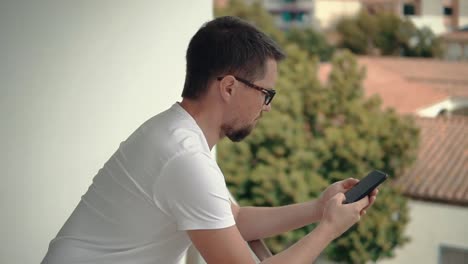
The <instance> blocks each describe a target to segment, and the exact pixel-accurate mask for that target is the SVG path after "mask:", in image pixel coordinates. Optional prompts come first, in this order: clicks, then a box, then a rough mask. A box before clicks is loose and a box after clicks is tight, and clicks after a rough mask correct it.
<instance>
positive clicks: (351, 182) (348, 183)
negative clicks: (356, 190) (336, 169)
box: [341, 178, 359, 190]
mask: <svg viewBox="0 0 468 264" xmlns="http://www.w3.org/2000/svg"><path fill="white" fill-rule="evenodd" d="M358 182H359V180H357V179H354V178H349V179H346V180H344V181H343V182H342V185H341V186H342V187H343V188H344V189H345V190H347V189H350V188H351V187H353V186H354V185H356V184H357V183H358Z"/></svg>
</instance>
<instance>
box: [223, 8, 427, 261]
mask: <svg viewBox="0 0 468 264" xmlns="http://www.w3.org/2000/svg"><path fill="white" fill-rule="evenodd" d="M264 12H265V11H264V10H263V9H262V8H261V6H260V5H255V4H254V5H253V6H250V7H247V6H246V5H245V4H243V3H242V2H240V1H231V3H230V6H229V7H228V9H226V10H223V11H222V12H220V11H219V10H217V11H216V14H217V15H227V14H229V15H236V16H241V17H242V18H244V19H246V20H250V21H252V20H255V24H256V25H257V26H258V27H259V28H261V29H262V30H263V31H265V32H266V33H268V34H270V35H273V36H275V38H276V39H277V40H279V42H282V43H281V45H282V46H283V48H284V49H285V51H286V53H287V54H288V58H287V59H286V60H285V61H284V62H282V63H281V64H280V66H279V79H278V83H277V87H278V94H277V96H276V97H275V100H274V102H273V103H272V104H273V105H272V106H273V111H272V112H271V113H267V114H265V115H263V118H262V119H261V121H260V122H259V123H258V124H257V127H256V128H255V129H254V131H253V133H252V135H250V136H249V137H248V138H247V139H246V140H244V141H243V142H240V143H231V142H229V141H228V140H223V141H222V142H220V143H219V144H218V147H217V152H218V161H219V165H220V167H221V169H222V170H223V172H224V174H225V176H226V181H227V184H228V187H229V189H230V191H231V193H232V194H233V195H234V197H236V199H237V200H238V202H239V203H240V204H241V205H243V206H246V205H254V206H280V205H285V204H291V203H298V202H304V201H307V200H310V199H314V198H316V197H317V196H318V195H319V194H320V192H321V191H323V190H324V189H325V188H326V187H327V186H328V185H329V184H331V183H332V182H335V181H338V180H342V179H345V178H348V177H356V178H361V177H363V176H365V174H366V173H367V172H368V171H370V170H371V169H373V168H379V169H381V170H383V171H386V172H388V173H389V174H390V175H391V176H392V178H395V177H397V176H398V175H400V174H401V173H402V170H403V169H404V168H405V167H407V166H408V165H409V164H410V163H411V162H412V160H413V159H414V157H415V149H416V145H415V142H417V136H418V131H417V129H416V128H415V127H414V125H413V123H412V121H411V119H409V118H403V117H400V116H398V115H397V114H396V113H395V112H393V111H392V110H385V111H382V110H381V102H380V99H379V98H378V97H371V98H369V99H365V98H364V97H363V88H362V81H363V78H364V76H365V71H364V70H363V69H361V68H359V67H358V65H357V62H356V60H355V59H354V57H353V56H352V55H351V54H350V53H349V52H341V53H336V54H335V56H334V58H333V60H332V67H333V68H332V71H331V73H330V76H329V81H328V83H327V84H321V83H320V82H319V81H318V79H317V67H318V61H317V59H313V58H312V57H310V56H309V54H308V53H307V52H306V51H304V50H302V49H301V48H300V47H299V46H298V45H296V44H295V43H288V42H287V41H286V38H284V37H282V36H281V35H282V33H281V32H280V31H278V30H277V29H275V28H271V27H270V25H271V24H270V22H271V17H269V16H267V15H265V14H264ZM260 17H262V18H261V19H260ZM263 25H265V26H266V27H265V28H263V27H262V26H263ZM407 221H408V208H407V205H406V199H405V198H404V197H403V196H402V195H401V194H400V193H398V191H397V190H395V189H393V188H392V184H391V180H389V181H387V182H386V183H385V184H384V185H383V186H382V188H381V192H380V194H379V198H378V199H377V202H376V204H375V205H374V206H373V208H372V209H371V210H369V212H368V214H367V215H366V217H364V218H363V220H362V221H361V222H360V223H359V224H357V225H355V226H354V227H353V228H351V229H350V230H349V231H347V232H346V233H345V234H344V235H342V236H341V237H340V238H338V239H336V240H335V241H334V242H332V243H331V244H330V246H329V247H328V248H327V249H326V251H325V252H326V255H327V256H328V257H329V258H331V259H333V260H336V261H346V262H348V263H364V262H366V261H369V260H377V259H382V258H385V257H390V256H392V254H393V251H394V249H395V248H396V247H397V246H402V245H403V244H404V243H405V242H406V241H407V240H408V239H407V238H406V237H405V236H404V235H403V229H404V227H405V225H406V223H407ZM314 227H315V226H314V225H310V226H307V227H304V228H301V229H299V230H295V231H293V232H288V233H285V234H282V235H279V236H276V237H273V238H269V239H268V240H267V241H266V242H267V244H268V246H269V247H270V249H272V251H273V252H275V253H277V252H279V251H281V250H284V249H285V248H287V247H289V246H290V245H292V244H293V243H295V242H296V241H297V240H299V239H300V238H302V237H303V236H304V235H306V234H307V233H309V232H310V231H311V230H312V229H313V228H314Z"/></svg>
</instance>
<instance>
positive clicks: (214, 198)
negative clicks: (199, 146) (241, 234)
mask: <svg viewBox="0 0 468 264" xmlns="http://www.w3.org/2000/svg"><path fill="white" fill-rule="evenodd" d="M153 191H154V199H155V202H156V203H157V204H158V205H159V206H160V207H161V209H162V210H163V211H165V212H166V214H169V216H171V217H172V218H173V219H174V221H175V222H176V224H177V228H178V229H179V230H194V229H219V228H225V227H229V226H232V225H234V224H235V221H234V216H233V215H232V211H231V202H230V199H229V193H228V190H227V187H226V182H225V180H224V176H223V174H222V173H221V171H220V170H219V168H218V166H217V165H216V162H215V161H214V160H212V159H211V158H210V157H207V156H206V155H205V154H203V153H186V154H182V155H179V156H178V157H176V158H173V159H172V160H170V161H169V162H168V163H167V164H166V166H165V167H164V168H163V170H162V172H161V174H160V175H159V178H158V179H157V180H156V182H155V186H154V190H153Z"/></svg>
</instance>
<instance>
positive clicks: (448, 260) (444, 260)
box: [439, 246, 468, 264]
mask: <svg viewBox="0 0 468 264" xmlns="http://www.w3.org/2000/svg"><path fill="white" fill-rule="evenodd" d="M467 259H468V249H462V248H455V247H450V246H441V248H440V259H439V260H440V262H439V263H440V264H458V263H466V262H465V261H466V260H467Z"/></svg>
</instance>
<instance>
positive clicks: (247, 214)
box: [236, 200, 322, 241]
mask: <svg viewBox="0 0 468 264" xmlns="http://www.w3.org/2000/svg"><path fill="white" fill-rule="evenodd" d="M320 208H321V206H319V205H318V202H317V200H313V201H310V202H305V203H299V204H293V205H287V206H281V207H241V208H240V210H239V213H238V215H237V218H236V224H237V227H238V228H239V231H240V233H241V234H242V236H243V238H244V239H245V240H246V241H251V240H255V239H261V238H265V237H270V236H274V235H277V234H280V233H283V232H287V231H290V230H294V229H297V228H300V227H303V226H305V225H308V224H311V223H314V222H318V221H320V219H321V217H322V212H321V209H320Z"/></svg>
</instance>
